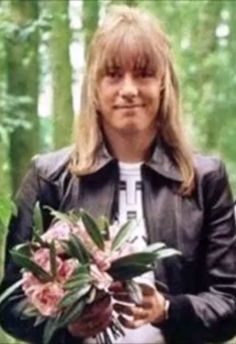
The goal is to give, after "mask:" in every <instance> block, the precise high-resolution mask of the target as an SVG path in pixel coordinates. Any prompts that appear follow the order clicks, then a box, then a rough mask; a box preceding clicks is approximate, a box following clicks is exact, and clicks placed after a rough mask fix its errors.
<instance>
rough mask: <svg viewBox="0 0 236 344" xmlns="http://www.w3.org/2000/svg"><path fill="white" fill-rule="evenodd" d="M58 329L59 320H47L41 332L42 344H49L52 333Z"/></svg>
mask: <svg viewBox="0 0 236 344" xmlns="http://www.w3.org/2000/svg"><path fill="white" fill-rule="evenodd" d="M59 328H60V318H49V319H48V320H47V322H46V325H45V327H44V331H43V344H49V343H50V341H51V339H52V337H53V335H54V333H55V332H56V331H57V330H58V329H59Z"/></svg>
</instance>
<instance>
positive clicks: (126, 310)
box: [113, 303, 133, 315]
mask: <svg viewBox="0 0 236 344" xmlns="http://www.w3.org/2000/svg"><path fill="white" fill-rule="evenodd" d="M113 308H114V310H115V311H116V312H117V313H123V314H126V315H133V311H132V308H131V307H130V306H128V305H124V304H120V303H115V304H114V305H113Z"/></svg>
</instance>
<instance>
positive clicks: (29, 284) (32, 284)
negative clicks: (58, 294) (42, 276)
mask: <svg viewBox="0 0 236 344" xmlns="http://www.w3.org/2000/svg"><path fill="white" fill-rule="evenodd" d="M39 286H41V282H40V280H39V279H38V278H37V277H35V276H34V275H33V274H32V273H31V272H24V273H23V284H22V290H23V291H24V293H25V295H26V296H27V297H28V299H29V300H30V301H31V296H32V294H33V293H34V291H35V288H36V289H37V288H38V287H39Z"/></svg>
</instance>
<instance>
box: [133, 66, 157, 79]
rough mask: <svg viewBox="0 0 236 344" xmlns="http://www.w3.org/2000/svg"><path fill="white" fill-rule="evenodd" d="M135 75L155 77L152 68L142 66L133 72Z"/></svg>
mask: <svg viewBox="0 0 236 344" xmlns="http://www.w3.org/2000/svg"><path fill="white" fill-rule="evenodd" d="M135 74H136V76H137V77H139V78H152V77H155V75H156V73H155V71H154V70H153V69H148V68H142V69H138V70H137V71H136V72H135Z"/></svg>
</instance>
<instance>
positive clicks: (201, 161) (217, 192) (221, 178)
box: [194, 154, 232, 204]
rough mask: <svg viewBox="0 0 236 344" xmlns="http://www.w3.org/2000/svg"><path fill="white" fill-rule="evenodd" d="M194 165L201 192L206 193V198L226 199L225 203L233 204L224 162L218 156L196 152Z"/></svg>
mask: <svg viewBox="0 0 236 344" xmlns="http://www.w3.org/2000/svg"><path fill="white" fill-rule="evenodd" d="M194 166H195V175H196V186H197V189H198V191H199V193H200V194H203V195H205V199H208V200H209V199H210V200H213V201H216V200H217V199H225V204H226V203H227V204H228V202H230V204H231V202H232V199H231V197H232V192H231V188H230V185H229V179H228V175H227V172H226V168H225V164H224V162H223V161H222V160H221V159H220V158H219V157H216V156H206V155H201V154H196V155H195V156H194ZM226 196H227V197H226ZM226 199H227V201H226Z"/></svg>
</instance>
